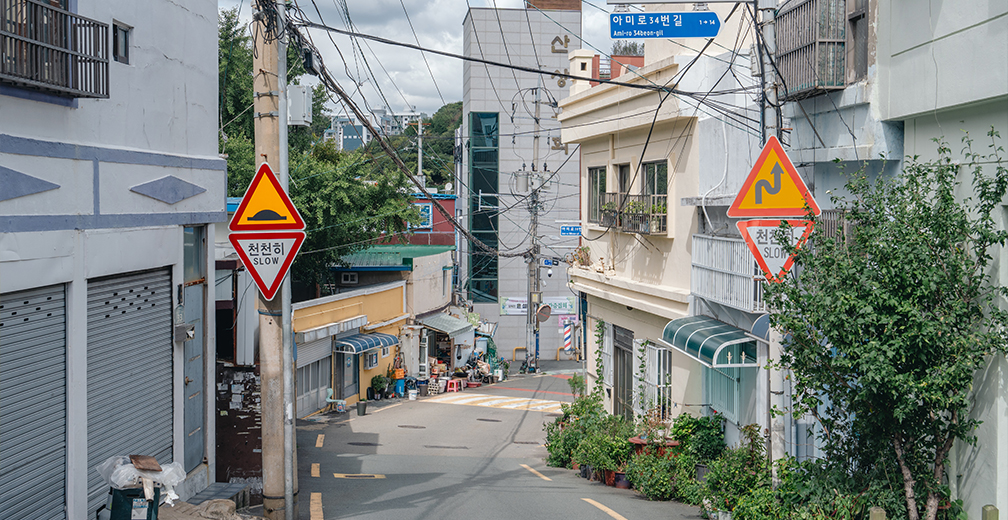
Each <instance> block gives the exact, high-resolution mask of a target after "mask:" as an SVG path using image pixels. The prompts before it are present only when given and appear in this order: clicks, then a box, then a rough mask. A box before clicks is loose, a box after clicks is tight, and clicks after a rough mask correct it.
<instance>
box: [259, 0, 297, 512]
mask: <svg viewBox="0 0 1008 520" xmlns="http://www.w3.org/2000/svg"><path fill="white" fill-rule="evenodd" d="M256 1H257V5H256V7H257V10H256V12H257V14H256V18H255V19H256V22H255V23H256V24H257V25H258V28H257V29H256V31H255V34H256V35H257V37H256V39H255V42H254V45H255V47H256V52H255V56H254V58H253V62H252V68H253V74H254V80H253V89H254V99H253V119H254V127H255V155H256V167H258V166H259V165H261V164H262V163H269V164H270V166H271V167H274V168H276V170H277V174H278V175H277V180H279V181H280V185H281V187H282V188H283V189H284V190H287V184H288V176H287V102H286V97H285V94H286V75H287V74H286V72H287V71H286V68H287V65H286V61H287V60H286V58H287V50H286V46H285V45H284V44H283V43H282V41H281V40H280V39H279V38H278V37H277V36H278V34H277V32H278V31H279V30H280V28H281V27H282V24H283V21H282V16H281V15H280V14H278V12H282V11H280V10H282V9H283V4H282V3H273V1H274V0H256ZM287 276H288V278H286V279H285V280H284V282H283V288H282V289H281V297H280V298H274V299H273V300H271V301H267V300H265V299H263V298H262V295H260V298H259V303H258V305H257V308H258V310H259V375H260V381H261V388H260V396H261V402H260V410H261V414H262V471H263V510H264V513H265V515H266V518H268V519H270V520H281V519H285V520H292V519H293V518H296V516H297V509H296V508H297V500H296V495H297V481H296V479H295V477H294V475H296V472H295V471H294V467H295V466H294V464H296V452H295V451H294V448H293V432H292V431H291V430H292V429H293V427H292V426H293V421H294V407H293V404H292V403H293V398H292V395H291V394H292V393H293V392H292V389H293V367H292V362H293V355H292V350H293V348H292V345H291V338H290V336H291V334H290V329H291V303H290V278H289V276H290V275H287Z"/></svg>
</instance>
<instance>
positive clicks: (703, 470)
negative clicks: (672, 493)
mask: <svg viewBox="0 0 1008 520" xmlns="http://www.w3.org/2000/svg"><path fill="white" fill-rule="evenodd" d="M695 470H696V481H697V482H706V481H707V465H706V464H697V465H696V468H695Z"/></svg>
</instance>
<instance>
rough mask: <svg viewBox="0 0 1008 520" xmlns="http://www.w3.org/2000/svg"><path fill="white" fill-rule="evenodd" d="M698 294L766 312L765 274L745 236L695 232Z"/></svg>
mask: <svg viewBox="0 0 1008 520" xmlns="http://www.w3.org/2000/svg"><path fill="white" fill-rule="evenodd" d="M692 264H693V265H692V268H691V273H690V287H691V291H692V292H693V294H694V295H696V296H700V297H701V298H704V299H705V300H709V301H712V302H716V303H720V304H722V305H727V306H729V307H733V308H735V309H739V310H743V311H746V312H766V304H765V303H764V302H763V287H762V280H763V273H762V272H761V271H760V269H759V267H758V266H757V265H756V261H755V260H754V259H753V257H752V253H750V252H749V249H748V248H747V247H746V245H745V241H743V240H742V239H741V238H726V237H713V236H708V235H693V262H692Z"/></svg>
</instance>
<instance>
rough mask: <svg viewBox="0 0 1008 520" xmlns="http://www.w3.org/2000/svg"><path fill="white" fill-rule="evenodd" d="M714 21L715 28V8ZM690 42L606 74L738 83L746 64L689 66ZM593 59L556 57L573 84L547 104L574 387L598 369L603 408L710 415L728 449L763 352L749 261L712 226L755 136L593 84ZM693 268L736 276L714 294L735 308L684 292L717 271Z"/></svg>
mask: <svg viewBox="0 0 1008 520" xmlns="http://www.w3.org/2000/svg"><path fill="white" fill-rule="evenodd" d="M719 14H720V18H721V19H722V20H724V19H725V17H726V14H727V12H725V13H719ZM737 23H738V17H736V18H735V19H733V20H732V19H729V20H728V22H726V23H725V27H724V28H723V30H722V34H730V38H731V39H730V41H729V40H727V39H726V40H725V41H721V40H722V37H721V36H719V37H718V39H717V41H716V42H717V43H720V44H723V45H724V46H725V48H729V49H730V48H731V47H730V46H733V45H734V46H738V45H739V43H738V42H737V41H735V35H736V32H737V30H738V27H737ZM704 43H705V41H701V42H699V43H695V42H692V41H689V40H686V41H684V42H682V44H675V43H672V42H671V41H668V40H665V41H651V40H648V41H647V42H646V43H645V48H646V53H645V56H644V64H643V66H642V67H640V68H637V67H634V66H632V65H629V64H620V63H618V59H616V58H614V59H613V60H612V62H611V64H610V71H609V72H610V75H609V76H608V77H613V78H616V77H618V79H619V81H621V82H624V83H630V84H633V85H641V86H651V87H663V86H666V85H671V86H673V87H676V88H679V89H687V88H688V89H692V90H695V91H701V90H703V91H706V90H710V89H713V88H714V87H715V86H716V87H717V90H718V91H726V90H731V89H732V87H738V86H739V85H738V83H737V82H736V80H735V75H739V76H741V75H743V73H744V75H745V76H746V77H748V76H749V74H750V73H749V70H750V67H749V64H748V56H747V55H746V56H744V57H742V56H741V53H739V52H736V53H734V56H732V54H733V53H730V52H726V51H724V50H722V51H721V54H719V53H717V52H715V53H707V54H711V55H712V56H711V57H708V56H704V57H701V58H700V59H698V60H696V61H695V63H692V64H690V63H691V62H693V60H694V58H695V57H696V55H697V52H696V50H698V49H699V48H700V47H702V46H703V44H704ZM595 60H597V58H596V57H595V56H594V54H593V53H592V52H588V51H584V50H577V51H572V52H571V53H570V61H571V68H570V70H572V71H574V73H575V74H579V75H583V76H584V77H585V78H586V79H585V80H576V81H575V82H574V84H573V85H572V87H571V95H570V96H569V97H567V98H565V99H563V100H561V101H560V107H561V114H560V116H559V120H560V122H561V125H562V134H561V135H562V140H563V142H564V143H569V144H570V145H574V144H577V145H579V152H580V154H581V180H580V183H581V224H582V243H581V246H582V247H581V248H580V249H579V251H578V255H575V261H574V262H572V264H571V267H570V270H569V276H570V280H571V282H570V283H571V289H572V290H573V291H576V292H580V293H581V296H582V300H583V301H586V302H587V309H586V315H587V320H586V323H585V331H586V334H585V335H586V338H585V339H586V341H585V344H586V349H585V350H586V356H587V359H588V361H587V363H588V377H589V380H588V383H589V385H593V384H595V379H596V376H595V374H596V368H597V367H596V359H601V361H602V364H603V370H602V373H603V385H604V389H605V391H604V396H603V397H604V402H605V406H606V409H607V410H609V411H610V412H612V413H614V414H618V415H624V416H626V417H632V416H633V415H634V414H641V413H644V412H646V411H648V410H649V409H656V410H657V411H658V412H659V413H661V414H662V415H663V416H664V417H665V418H666V419H669V420H670V419H671V418H673V417H674V416H676V415H678V414H680V413H683V412H688V413H691V414H693V415H707V414H710V413H721V414H723V415H724V416H725V418H726V419H727V421H728V427H727V429H726V434H727V436H728V439H729V441H731V440H732V439H733V438H735V436H736V435H737V431H738V428H739V427H740V426H742V425H745V424H749V423H753V422H758V423H760V424H761V425H762V424H763V423H764V422H765V420H766V419H765V415H766V414H765V410H766V408H765V403H766V398H765V395H764V394H765V386H764V385H763V384H761V382H765V380H766V378H765V375H764V376H762V377H760V376H759V374H764V371H763V369H761V368H759V365H758V361H759V359H758V354H759V355H760V356H765V352H766V349H765V347H763V346H761V345H760V344H759V343H760V342H759V341H758V340H757V338H756V337H755V336H753V335H752V333H751V330H752V327H753V324H754V322H756V321H757V319H758V318H759V317H760V316H761V315H762V314H763V313H762V312H761V311H762V309H761V308H760V307H759V305H758V304H756V303H755V302H754V301H752V296H753V293H752V289H753V288H754V287H756V282H755V281H754V279H753V274H754V271H753V267H754V264H753V262H752V259H751V257H747V256H745V255H746V254H747V252H746V251H745V250H744V248H740V247H739V246H741V245H742V241H741V238H740V237H738V236H737V235H738V232H737V231H736V230H735V228H734V226H725V225H724V224H725V223H726V222H727V219H726V217H725V209H726V208H725V207H724V206H726V205H724V204H723V201H724V200H725V199H726V198H727V196H728V195H729V194H732V195H733V194H734V192H736V191H738V188H739V186H740V185H741V182H742V180H743V179H744V178H745V174H746V173H748V169H749V166H748V165H747V164H748V163H750V161H751V160H752V159H754V158H755V155H753V156H750V155H751V154H758V152H759V148H760V146H759V135H758V134H755V133H754V132H752V131H749V132H747V131H746V130H747V129H746V128H743V127H739V128H736V127H731V125H730V123H731V121H730V119H727V118H726V117H725V116H724V115H723V114H720V113H717V112H713V111H711V110H710V109H708V108H706V107H705V106H704V105H700V104H698V103H697V102H696V101H695V100H694V99H690V98H688V97H683V96H678V95H669V96H667V97H665V94H664V93H662V92H660V91H659V90H655V89H654V88H652V89H641V88H635V87H633V86H628V85H616V84H606V83H601V84H598V83H594V82H592V81H591V79H598V78H597V77H593V76H594V74H593V68H594V67H593V61H595ZM736 60H737V61H736ZM743 60H744V61H743ZM687 66H689V67H690V69H689V71H688V72H687V73H686V74H682V72H683V70H684V68H686V67H687ZM728 67H732V68H733V69H732V70H731V71H729V70H727V68H728ZM730 72H735V73H736V74H730ZM602 77H603V78H605V77H606V76H605V75H603V76H602ZM733 82H734V83H733ZM593 83H594V84H593ZM736 90H737V89H736ZM715 95H719V94H715ZM734 95H735V94H730V95H723V94H722V95H721V101H725V102H728V103H735V104H737V105H745V104H746V98H745V97H744V96H737V97H731V96H734ZM663 97H664V98H665V99H664V101H663ZM656 112H657V114H656ZM753 113H754V114H757V116H756V117H758V111H754V112H753ZM729 148H731V149H732V150H744V153H743V152H733V153H731V154H729V153H728V151H727V150H728V149H729ZM729 170H730V171H729ZM743 170H744V171H743ZM729 173H730V175H729ZM722 177H723V178H722ZM719 180H720V181H721V182H718V181H719ZM705 196H706V197H705ZM696 201H700V202H699V203H698V202H696ZM719 204H720V205H719ZM698 206H707V207H706V208H704V207H698ZM731 233H734V236H732V235H731ZM706 260H713V261H714V262H718V261H721V262H726V261H727V262H731V261H734V263H735V264H737V266H740V267H739V269H741V271H742V275H741V276H740V277H738V279H737V280H724V277H723V276H722V281H729V282H741V283H734V285H732V284H731V283H728V284H727V285H725V284H722V286H721V287H722V290H721V292H722V293H738V294H735V300H737V301H739V302H740V303H739V304H738V305H737V306H738V307H739V308H734V307H727V306H724V305H721V304H719V302H717V301H708V300H706V299H704V298H702V297H701V296H703V295H702V294H701V295H700V296H698V295H697V294H696V292H695V291H694V289H695V287H696V286H697V285H698V284H700V285H702V286H703V287H708V286H710V285H711V284H710V283H709V280H707V278H710V275H712V274H722V275H723V274H725V273H719V268H717V266H714V265H709V266H705V265H704V261H706ZM698 262H699V263H700V264H701V265H700V269H699V270H698V268H697V263H698ZM720 270H721V271H724V269H720ZM746 295H748V301H746V300H747V299H746ZM727 299H728V300H730V299H731V298H727ZM764 320H765V319H764ZM764 359H765V357H764ZM642 365H643V369H642V368H641V367H642ZM641 388H643V389H644V390H645V391H644V392H643V393H642V392H640V391H639V390H640V389H641ZM760 395H763V397H762V398H760V397H759V396H760Z"/></svg>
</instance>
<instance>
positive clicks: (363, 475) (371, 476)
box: [333, 473, 385, 480]
mask: <svg viewBox="0 0 1008 520" xmlns="http://www.w3.org/2000/svg"><path fill="white" fill-rule="evenodd" d="M333 476H334V477H336V478H349V479H358V480H374V479H381V478H385V475H377V474H373V473H333Z"/></svg>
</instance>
